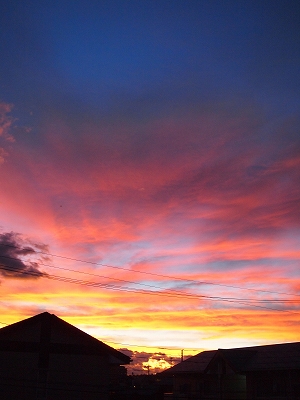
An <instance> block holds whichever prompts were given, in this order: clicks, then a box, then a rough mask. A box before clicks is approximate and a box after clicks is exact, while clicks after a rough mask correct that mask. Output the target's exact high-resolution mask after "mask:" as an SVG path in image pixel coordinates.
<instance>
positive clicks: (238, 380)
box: [160, 342, 300, 400]
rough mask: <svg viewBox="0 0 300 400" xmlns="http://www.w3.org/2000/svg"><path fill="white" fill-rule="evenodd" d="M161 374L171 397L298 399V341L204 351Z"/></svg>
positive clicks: (232, 399) (299, 374)
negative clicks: (170, 382) (168, 381)
mask: <svg viewBox="0 0 300 400" xmlns="http://www.w3.org/2000/svg"><path fill="white" fill-rule="evenodd" d="M160 375H162V376H163V375H171V376H172V377H173V391H172V393H170V394H168V395H165V399H174V400H177V399H178V400H179V399H180V400H185V399H189V400H193V399H198V400H200V399H202V400H208V399H210V400H212V399H222V400H239V399H251V400H271V399H274V400H275V399H276V400H288V399H293V400H300V342H296V343H282V344H273V345H265V346H254V347H244V348H235V349H218V350H213V351H204V352H202V353H199V354H197V355H196V356H193V357H190V358H189V359H187V360H185V361H183V362H181V363H180V364H177V365H175V366H173V367H171V368H169V369H168V370H166V371H164V372H162V373H161V374H160Z"/></svg>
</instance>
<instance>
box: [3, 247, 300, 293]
mask: <svg viewBox="0 0 300 400" xmlns="http://www.w3.org/2000/svg"><path fill="white" fill-rule="evenodd" d="M0 246H5V247H11V248H15V249H19V247H18V246H14V245H10V244H4V243H0ZM25 249H26V247H25ZM33 252H34V254H42V255H46V256H51V257H56V258H61V259H65V260H70V261H76V262H81V263H85V264H91V265H99V266H103V267H107V268H115V269H118V270H124V271H129V272H131V273H138V274H145V275H149V276H156V277H161V278H167V279H173V280H178V281H182V282H187V283H194V284H200V285H214V286H221V287H227V288H231V289H240V290H249V291H253V292H261V293H269V294H280V295H286V296H298V297H300V294H298V293H287V292H278V291H270V290H265V289H255V288H248V287H242V286H236V285H226V284H222V283H216V282H210V281H199V280H195V279H185V278H179V277H175V276H171V275H164V274H157V273H153V272H146V271H139V270H132V269H130V268H125V267H120V266H114V265H109V264H104V263H100V262H95V261H88V260H82V259H78V258H72V257H67V256H62V255H58V254H53V253H49V252H43V251H39V250H33ZM6 257H7V256H6ZM53 268H58V269H65V270H68V271H72V272H77V273H83V274H87V275H94V276H99V275H97V274H92V273H89V272H83V271H76V270H72V269H68V268H62V267H53ZM144 285H146V284H144Z"/></svg>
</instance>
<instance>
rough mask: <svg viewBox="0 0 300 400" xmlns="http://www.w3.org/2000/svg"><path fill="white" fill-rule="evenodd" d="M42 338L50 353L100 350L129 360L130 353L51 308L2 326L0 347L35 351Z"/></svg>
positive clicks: (118, 359)
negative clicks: (79, 327) (73, 322)
mask: <svg viewBox="0 0 300 400" xmlns="http://www.w3.org/2000/svg"><path fill="white" fill-rule="evenodd" d="M43 341H47V343H48V344H49V351H50V353H63V354H97V355H101V356H108V357H109V358H110V360H111V361H112V362H116V363H119V364H129V362H130V357H128V356H127V355H125V354H123V353H121V352H120V351H118V350H115V349H114V348H112V347H110V346H108V345H106V344H105V343H103V342H101V341H100V340H98V339H96V338H94V337H92V336H90V335H88V334H87V333H85V332H83V331H81V330H80V329H78V328H76V327H75V326H73V325H71V324H69V323H67V322H66V321H63V320H62V319H61V318H58V317H57V316H56V315H54V314H50V313H48V312H44V313H41V314H38V315H35V316H33V317H30V318H27V319H25V320H22V321H19V322H16V323H14V324H11V325H8V326H6V327H4V328H1V329H0V350H11V351H35V350H37V349H38V348H39V345H40V343H41V342H43Z"/></svg>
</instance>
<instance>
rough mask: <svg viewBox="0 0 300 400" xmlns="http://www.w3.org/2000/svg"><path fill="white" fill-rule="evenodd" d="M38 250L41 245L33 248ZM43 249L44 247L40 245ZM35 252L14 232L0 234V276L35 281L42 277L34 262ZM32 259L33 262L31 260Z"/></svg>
mask: <svg viewBox="0 0 300 400" xmlns="http://www.w3.org/2000/svg"><path fill="white" fill-rule="evenodd" d="M35 247H37V248H38V249H39V248H40V247H41V245H38V246H35ZM42 247H43V248H45V246H44V245H42ZM36 256H37V251H36V250H35V249H34V247H33V246H29V245H26V244H25V243H24V241H23V240H22V238H21V235H20V234H18V233H15V232H6V233H2V234H0V274H1V275H2V276H4V277H6V278H25V279H36V278H40V277H42V276H43V275H44V273H43V272H41V271H40V269H39V263H38V260H36ZM32 259H34V260H32Z"/></svg>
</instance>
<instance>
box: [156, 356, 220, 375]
mask: <svg viewBox="0 0 300 400" xmlns="http://www.w3.org/2000/svg"><path fill="white" fill-rule="evenodd" d="M216 353H217V350H207V351H203V352H202V353H199V354H196V355H195V356H192V357H190V358H188V359H186V360H184V361H182V362H181V363H179V364H176V365H174V366H173V367H171V368H168V369H166V370H165V371H163V372H161V373H162V374H164V375H166V374H168V375H169V374H170V375H173V374H184V373H203V372H204V371H205V369H206V367H207V366H208V364H209V362H210V361H211V360H212V359H213V357H214V355H215V354H216Z"/></svg>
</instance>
